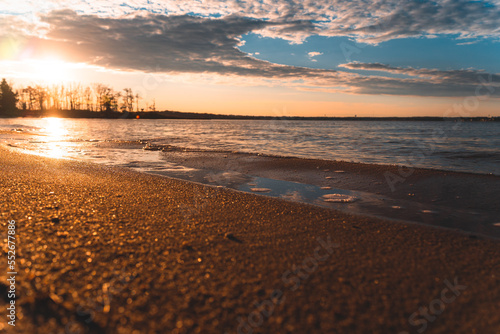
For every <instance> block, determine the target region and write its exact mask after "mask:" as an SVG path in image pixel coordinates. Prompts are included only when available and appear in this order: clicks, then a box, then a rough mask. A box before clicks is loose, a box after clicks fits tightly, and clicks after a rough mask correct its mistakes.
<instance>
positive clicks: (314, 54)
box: [307, 51, 323, 61]
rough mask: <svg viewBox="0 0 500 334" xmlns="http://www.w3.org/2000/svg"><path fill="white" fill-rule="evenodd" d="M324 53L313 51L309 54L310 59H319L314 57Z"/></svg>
mask: <svg viewBox="0 0 500 334" xmlns="http://www.w3.org/2000/svg"><path fill="white" fill-rule="evenodd" d="M322 54H323V52H317V51H311V52H309V53H308V54H307V55H308V56H309V59H311V61H317V60H316V59H314V57H317V56H321V55H322Z"/></svg>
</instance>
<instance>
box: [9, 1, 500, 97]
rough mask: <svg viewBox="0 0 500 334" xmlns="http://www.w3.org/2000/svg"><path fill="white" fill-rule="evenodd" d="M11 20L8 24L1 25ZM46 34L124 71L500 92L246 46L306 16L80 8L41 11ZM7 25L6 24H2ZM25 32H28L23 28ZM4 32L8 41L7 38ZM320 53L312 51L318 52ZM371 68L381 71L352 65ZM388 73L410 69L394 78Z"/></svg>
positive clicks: (462, 79)
mask: <svg viewBox="0 0 500 334" xmlns="http://www.w3.org/2000/svg"><path fill="white" fill-rule="evenodd" d="M2 24H3V22H0V26H1V25H2ZM40 24H41V26H43V27H44V28H43V37H38V36H37V35H36V34H28V33H26V32H24V37H23V38H24V39H25V40H26V44H29V45H30V47H31V49H32V52H33V54H34V55H40V54H44V53H50V52H53V53H54V52H55V53H57V54H60V55H61V56H64V57H65V58H66V59H68V60H71V61H72V62H82V63H87V64H90V65H97V66H102V67H105V68H109V69H115V70H122V71H140V72H149V73H163V74H171V75H186V74H190V75H198V76H200V78H201V77H203V78H206V77H207V75H208V76H212V77H214V78H216V80H218V81H220V82H224V81H227V80H228V79H229V78H232V79H235V80H239V81H240V82H251V83H253V84H279V85H287V86H291V87H300V88H304V87H309V88H310V89H329V90H335V91H338V92H347V93H353V94H388V95H417V96H469V95H473V94H475V91H476V88H477V86H478V85H479V84H480V82H479V81H478V80H479V78H480V77H481V76H484V77H485V78H486V79H484V80H487V86H488V87H490V88H494V93H493V94H492V95H494V96H500V89H499V88H498V82H500V80H499V79H500V78H499V77H498V75H496V74H492V75H489V74H487V73H484V72H481V71H474V70H456V71H440V70H436V69H415V68H400V67H391V66H390V65H385V64H378V63H373V64H362V63H349V64H344V65H342V66H341V68H345V69H348V70H324V69H314V68H306V67H299V66H287V65H280V64H274V63H271V62H267V61H263V60H259V59H256V58H254V57H251V56H250V55H248V54H246V53H244V52H242V51H240V50H239V49H238V45H239V44H240V43H241V40H240V37H241V36H242V35H244V34H247V33H249V32H254V33H259V32H261V31H263V30H266V29H273V30H274V31H276V32H277V33H280V31H285V34H286V33H288V32H292V31H296V30H301V31H304V30H305V29H306V27H307V29H314V27H313V26H311V25H310V24H308V23H307V22H306V21H304V20H292V19H281V20H263V19H255V18H248V17H241V16H237V15H228V16H224V17H221V18H217V19H214V18H207V17H200V16H191V15H163V14H151V13H149V14H145V15H138V16H126V17H119V18H111V17H101V16H99V15H81V14H77V13H76V12H75V11H72V10H59V11H52V12H49V13H47V14H44V15H42V16H41V20H40ZM0 31H1V30H0ZM16 33H17V34H23V31H21V30H19V31H18V32H16ZM1 34H2V33H0V40H1V39H2V37H1ZM319 54H320V53H319V52H317V51H312V52H311V53H310V54H309V55H310V56H311V58H312V57H314V56H318V55H319ZM353 70H354V71H361V72H362V71H363V70H371V71H378V72H382V74H381V75H372V74H370V75H365V74H362V73H352V71H353ZM384 73H393V74H394V73H395V74H400V75H406V76H408V77H407V78H394V77H388V76H387V75H384Z"/></svg>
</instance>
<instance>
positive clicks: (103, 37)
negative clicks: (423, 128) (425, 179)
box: [0, 0, 500, 117]
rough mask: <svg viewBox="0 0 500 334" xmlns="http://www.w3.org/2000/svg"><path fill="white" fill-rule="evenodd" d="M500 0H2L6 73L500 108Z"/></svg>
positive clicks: (208, 106)
mask: <svg viewBox="0 0 500 334" xmlns="http://www.w3.org/2000/svg"><path fill="white" fill-rule="evenodd" d="M499 59H500V0H492V1H463V0H444V1H441V0H435V1H427V0H415V1H413V0H403V1H401V0H398V1H393V0H374V1H369V0H353V1H340V0H315V1H312V0H305V1H298V0H245V1H237V0H225V1H215V0H206V1H179V0H163V1H156V0H128V1H127V0H106V1H101V0H97V1H88V0H64V1H63V0H44V1H43V2H42V1H38V0H0V76H1V77H5V78H7V79H8V80H11V81H12V82H13V83H15V84H16V85H18V86H22V85H28V84H46V85H51V84H57V83H60V82H66V83H69V82H80V83H82V84H91V83H94V82H100V83H104V84H108V85H110V86H112V87H114V88H115V89H117V90H121V89H123V88H132V89H133V90H134V91H135V92H138V93H140V95H141V96H142V100H141V104H143V105H145V104H146V103H149V104H150V103H152V101H153V100H154V101H155V103H156V108H157V109H161V110H177V111H185V112H208V113H220V114H237V115H270V116H325V115H326V116H355V115H356V116H358V117H362V116H464V117H469V116H489V115H491V116H500V62H499Z"/></svg>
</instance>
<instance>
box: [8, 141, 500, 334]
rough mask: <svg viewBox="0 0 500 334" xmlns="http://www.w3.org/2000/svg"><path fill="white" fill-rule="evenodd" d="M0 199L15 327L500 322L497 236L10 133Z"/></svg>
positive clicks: (356, 328)
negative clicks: (138, 169)
mask: <svg viewBox="0 0 500 334" xmlns="http://www.w3.org/2000/svg"><path fill="white" fill-rule="evenodd" d="M0 214H1V222H2V224H1V225H2V229H3V231H2V232H1V233H2V236H3V238H2V239H5V238H6V231H7V221H8V220H11V219H15V220H16V222H17V225H18V230H17V232H18V236H19V238H20V243H19V244H18V253H17V256H18V258H17V261H18V264H17V266H18V269H17V270H18V272H19V275H18V277H17V295H18V299H17V305H18V309H17V312H18V313H17V315H18V319H17V321H16V327H15V328H12V327H10V326H9V327H7V325H6V322H4V320H5V319H6V317H5V315H6V305H7V304H6V303H7V301H8V299H7V298H6V297H5V296H6V291H7V285H6V269H2V272H0V276H1V282H2V285H0V290H1V292H2V296H3V298H2V300H1V301H0V304H2V305H1V316H2V322H0V326H3V330H4V331H5V332H7V333H400V332H405V331H407V332H410V333H414V332H415V333H416V332H417V330H420V332H424V331H425V332H426V333H498V332H500V314H499V312H498V309H499V307H500V284H499V283H500V280H499V278H500V243H499V242H498V241H494V240H488V239H483V238H480V237H479V238H478V237H471V236H469V235H466V234H461V233H458V232H453V231H448V230H442V229H434V228H431V227H425V226H419V225H405V224H402V223H397V222H388V221H382V220H376V219H371V218H370V219H369V218H362V217H355V216H349V215H345V214H340V213H337V212H334V211H331V210H327V209H321V208H317V207H312V206H308V205H300V204H294V203H289V202H284V201H280V200H277V199H272V198H266V197H259V196H254V195H251V194H244V193H238V192H233V191H228V190H224V189H221V188H209V187H205V186H201V185H197V184H193V183H188V182H183V181H179V180H174V179H167V178H161V177H156V176H151V175H144V174H139V173H134V172H131V171H127V170H122V169H114V168H106V167H100V166H96V165H92V164H86V163H80V162H72V161H61V160H51V159H46V158H40V157H36V156H29V155H22V154H18V153H13V152H10V151H7V150H5V149H2V148H0ZM318 238H320V239H321V241H319V240H318ZM329 240H330V242H329ZM2 246H3V253H2V254H3V255H2V256H4V259H3V260H2V263H5V260H6V247H5V241H3V244H2ZM2 268H5V266H2ZM294 270H298V271H297V272H296V273H293V271H294ZM450 286H455V288H454V289H452V290H454V291H452V290H450ZM259 305H261V306H259ZM419 308H420V309H421V311H422V315H419V314H415V312H417V311H418V310H419ZM429 308H430V310H427V309H429ZM443 308H444V309H443Z"/></svg>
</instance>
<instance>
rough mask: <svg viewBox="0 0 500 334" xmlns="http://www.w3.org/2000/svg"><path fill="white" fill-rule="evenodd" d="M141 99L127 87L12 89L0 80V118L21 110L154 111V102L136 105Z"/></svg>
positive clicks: (36, 86) (34, 87)
mask: <svg viewBox="0 0 500 334" xmlns="http://www.w3.org/2000/svg"><path fill="white" fill-rule="evenodd" d="M141 100H142V97H141V95H140V94H139V93H135V92H134V91H133V90H132V89H131V88H125V89H123V90H121V91H116V90H114V89H113V88H112V87H110V86H108V85H105V84H101V83H93V84H91V85H88V86H85V85H82V84H80V83H69V84H58V85H45V86H44V85H30V86H27V87H21V88H18V89H16V90H14V89H13V84H11V83H8V82H7V81H6V80H5V79H2V81H1V84H0V115H12V114H13V113H15V112H18V111H20V110H22V111H25V112H26V111H42V112H43V111H45V110H87V111H93V112H133V111H137V112H139V111H156V106H155V102H154V100H153V103H152V104H149V103H146V104H145V108H144V107H143V106H141V105H140V102H141Z"/></svg>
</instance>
